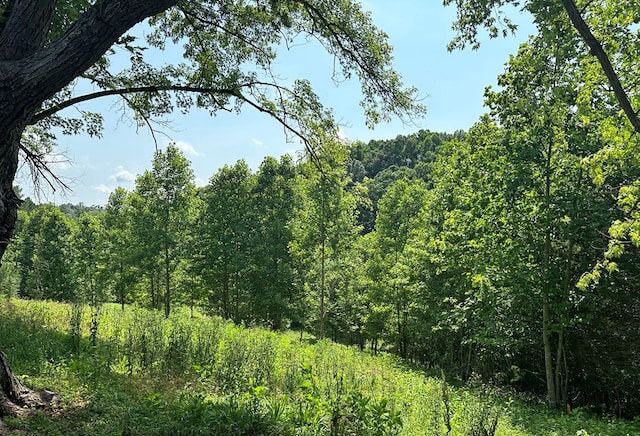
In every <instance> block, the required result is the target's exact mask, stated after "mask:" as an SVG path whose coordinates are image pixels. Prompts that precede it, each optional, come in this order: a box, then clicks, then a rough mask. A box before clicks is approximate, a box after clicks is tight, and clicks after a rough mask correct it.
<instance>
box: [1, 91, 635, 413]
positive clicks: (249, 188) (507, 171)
mask: <svg viewBox="0 0 640 436" xmlns="http://www.w3.org/2000/svg"><path fill="white" fill-rule="evenodd" d="M509 91H510V90H509V89H506V90H505V91H503V92H509ZM499 97H500V96H499V95H497V94H496V95H491V96H490V98H492V99H496V100H498V99H499ZM497 109H498V107H497V106H496V110H497ZM515 121H517V120H514V124H515ZM516 126H517V125H516ZM521 128H522V127H521V126H518V127H516V131H515V132H514V131H510V130H509V129H505V128H501V127H498V125H497V124H496V122H495V121H493V120H492V119H491V117H489V116H488V117H486V118H484V119H482V120H481V121H479V122H478V124H477V125H476V126H474V127H473V128H472V129H471V130H470V131H469V132H466V133H465V132H455V133H454V134H444V133H434V132H429V131H424V130H421V131H419V132H417V133H415V134H412V135H408V136H398V137H397V138H395V139H393V140H384V141H378V140H376V141H371V142H369V143H367V144H365V143H354V144H345V143H336V144H332V145H330V146H329V145H328V146H326V147H323V149H322V154H321V155H319V156H318V158H319V161H320V162H322V164H323V166H322V167H318V166H317V165H315V164H314V163H313V162H312V161H310V160H309V159H305V158H304V156H301V157H300V159H299V160H298V161H294V159H293V158H292V157H290V156H283V157H281V158H280V159H279V160H277V159H275V158H273V157H268V158H266V159H265V160H264V161H263V162H262V164H261V165H260V167H259V168H258V170H257V171H256V172H252V171H251V170H250V169H249V167H248V166H247V164H246V163H245V162H244V161H239V162H237V163H236V164H235V165H232V166H225V167H223V168H221V169H220V170H218V171H217V172H216V173H215V174H213V175H212V176H211V178H210V180H209V183H208V185H207V186H205V187H202V188H195V186H194V182H193V174H192V172H191V170H190V164H189V161H188V160H187V159H186V158H185V157H184V155H183V154H182V153H181V152H180V150H178V149H177V148H176V147H173V146H170V147H168V148H167V149H166V150H164V151H163V150H160V151H158V152H157V153H156V156H155V158H154V160H153V162H152V163H151V169H150V170H148V171H145V172H144V173H142V174H140V175H139V176H138V177H137V179H136V186H135V189H134V190H133V191H126V190H124V189H122V188H120V189H117V190H116V191H114V192H113V193H112V194H111V196H110V197H109V201H108V203H107V205H106V206H105V207H103V208H102V207H99V208H96V207H93V208H90V207H85V206H83V205H69V204H67V205H61V206H55V205H52V204H43V205H35V204H33V203H31V202H29V201H27V203H26V204H25V205H24V207H23V208H22V209H21V210H20V212H19V213H20V215H19V220H18V223H19V224H18V230H17V232H16V235H15V242H14V247H15V248H13V249H12V250H11V251H10V252H9V253H7V260H6V261H5V262H4V264H3V266H2V269H1V270H0V271H1V272H2V276H1V280H2V283H3V289H4V290H5V291H4V292H7V293H9V294H11V295H15V296H19V297H21V298H27V299H47V300H58V301H65V302H69V303H73V304H75V305H83V304H88V305H89V306H90V307H91V313H92V314H93V316H94V317H97V316H99V313H100V307H101V305H102V304H103V303H105V302H117V303H118V304H120V305H121V306H122V310H124V309H125V306H128V305H131V304H133V305H136V306H141V307H146V308H152V309H157V310H158V311H161V312H162V313H164V315H165V316H167V317H168V316H169V314H170V312H171V311H172V310H174V308H175V307H176V306H187V307H190V308H191V309H192V310H193V309H194V308H195V309H196V310H198V311H199V310H204V311H205V312H206V313H209V314H211V315H219V316H221V317H223V318H225V319H229V320H232V321H233V322H234V323H236V324H239V325H245V326H264V327H267V328H269V329H273V330H287V329H293V330H299V331H300V332H302V331H305V332H309V333H313V334H315V335H316V337H318V338H324V337H326V338H329V339H331V340H333V341H335V342H339V343H343V344H347V345H352V346H355V347H359V348H360V349H368V350H370V351H371V352H373V353H377V352H381V351H384V352H392V353H395V354H397V355H398V356H400V357H401V358H403V359H405V360H407V361H410V362H414V363H417V364H420V365H423V366H425V367H427V368H442V369H444V370H445V371H447V373H449V374H451V375H452V376H454V377H456V378H459V379H461V380H470V379H478V378H479V379H480V380H481V381H482V382H483V383H487V384H490V385H496V386H509V387H511V388H513V389H515V390H516V391H520V392H521V393H528V394H533V395H535V396H539V397H541V398H544V395H545V393H546V385H545V360H544V359H545V355H544V346H543V343H542V341H543V340H548V341H549V342H550V343H551V344H552V350H553V355H552V358H553V362H554V366H553V368H552V370H553V377H554V378H553V380H554V382H555V383H556V384H555V387H554V389H556V392H557V399H556V401H557V402H558V404H562V407H566V405H567V404H568V405H570V407H579V406H587V407H589V408H592V409H593V410H595V411H598V412H605V413H610V414H615V415H617V416H624V417H633V416H636V415H637V414H638V411H639V409H638V408H639V407H640V403H639V402H638V397H637V392H638V389H640V386H639V385H638V380H640V373H639V372H638V370H639V368H638V366H637V357H638V353H639V352H640V350H639V349H638V346H637V341H635V340H634V339H633V336H632V335H631V334H630V332H633V331H635V330H636V329H637V328H638V327H639V325H638V323H639V322H640V319H639V318H638V312H637V310H636V309H637V307H638V297H637V293H636V292H635V288H636V286H637V283H636V282H635V279H634V278H635V277H636V276H637V271H635V265H634V262H633V258H634V257H635V254H636V253H635V248H634V246H633V245H629V244H623V245H622V246H623V247H624V252H619V253H616V255H615V265H616V267H615V268H612V263H613V260H609V261H608V263H606V265H605V264H604V262H607V259H609V258H611V257H612V253H611V251H612V248H611V247H616V245H612V242H611V241H612V240H614V239H612V237H613V236H612V235H615V234H616V230H615V228H611V229H610V226H611V223H612V222H618V223H622V222H623V221H621V220H623V219H624V216H625V214H624V210H621V207H620V206H619V205H618V201H617V199H616V198H615V197H614V196H613V195H612V194H611V191H612V190H613V189H615V188H614V187H613V186H612V185H611V184H609V183H596V182H594V181H592V180H591V178H590V176H589V171H590V169H589V168H588V167H587V166H585V163H584V156H585V154H587V153H590V152H591V150H588V149H587V150H585V148H586V147H587V144H585V142H584V138H585V137H588V133H589V132H586V131H584V129H583V128H582V127H580V126H575V125H573V124H572V122H571V120H567V124H566V125H564V126H563V128H566V129H567V131H566V132H562V135H563V136H562V138H563V140H564V141H566V142H563V143H559V144H555V143H549V144H548V145H546V146H545V147H542V148H541V147H540V146H539V142H537V141H534V142H530V141H528V140H525V141H523V140H522V136H521V135H522V134H523V132H522V130H520V129H521ZM535 134H536V135H543V134H549V135H550V134H551V133H549V132H544V131H538V132H535ZM558 134H560V133H558ZM615 177H616V182H617V183H624V179H623V178H622V177H620V173H618V172H617V171H616V173H615ZM619 225H621V224H619ZM620 243H621V244H622V242H620ZM607 253H609V254H607ZM600 265H605V266H602V267H601V266H600ZM599 268H600V269H599ZM602 268H604V269H603V270H602V271H601V269H602ZM614 269H615V272H613V270H614ZM609 270H611V271H612V273H611V274H609V273H608V272H606V271H609ZM596 275H597V276H598V277H599V280H595V277H594V276H596ZM543 314H546V315H543ZM543 316H547V317H548V321H547V324H546V330H544V328H545V320H544V318H543ZM301 334H302V333H301Z"/></svg>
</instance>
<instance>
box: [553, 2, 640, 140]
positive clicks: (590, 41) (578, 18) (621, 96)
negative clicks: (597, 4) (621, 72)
mask: <svg viewBox="0 0 640 436" xmlns="http://www.w3.org/2000/svg"><path fill="white" fill-rule="evenodd" d="M561 1H562V5H563V6H564V9H565V10H566V11H567V14H568V15H569V18H570V19H571V22H572V23H573V26H574V27H575V28H576V30H577V31H578V33H579V34H580V36H581V37H582V39H583V40H584V42H586V43H587V45H588V46H589V48H590V49H591V53H592V54H593V55H594V56H595V57H596V58H597V59H598V62H600V65H601V66H602V69H603V70H604V74H605V75H606V76H607V80H608V81H609V84H610V85H611V87H612V88H613V92H614V94H615V96H616V98H617V99H618V103H620V106H621V107H622V110H623V111H624V113H625V115H626V116H627V118H628V119H629V121H630V122H631V125H632V126H633V129H634V130H635V131H636V133H640V118H638V114H637V112H636V111H635V110H633V107H632V106H631V102H630V100H629V96H628V95H627V93H626V91H625V90H624V88H623V87H622V84H621V83H620V79H619V77H618V75H617V74H616V71H615V70H614V68H613V65H612V64H611V60H610V59H609V56H608V55H607V53H606V52H605V51H604V49H603V48H602V44H600V41H598V39H597V38H596V37H595V36H594V35H593V33H591V30H590V29H589V26H588V25H587V23H586V22H585V21H584V19H583V18H582V15H581V14H580V11H578V7H577V6H576V4H575V2H574V1H573V0H561Z"/></svg>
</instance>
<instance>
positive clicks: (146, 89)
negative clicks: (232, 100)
mask: <svg viewBox="0 0 640 436" xmlns="http://www.w3.org/2000/svg"><path fill="white" fill-rule="evenodd" d="M244 86H246V85H244ZM162 91H184V92H194V93H199V94H226V95H231V96H234V97H235V96H237V92H238V91H237V89H232V88H199V87H196V86H182V85H167V86H155V85H154V86H138V87H133V88H120V89H108V90H105V91H98V92H93V93H91V94H86V95H81V96H79V97H75V98H72V99H69V100H67V101H64V102H62V103H59V104H57V105H55V106H51V107H50V108H48V109H45V110H43V111H41V112H38V113H36V114H35V115H34V116H33V118H32V119H31V123H30V124H31V125H33V124H36V123H37V122H39V121H42V120H44V119H45V118H47V117H50V116H51V115H53V114H55V113H57V112H60V111H61V110H63V109H66V108H68V107H71V106H73V105H75V104H78V103H83V102H85V101H89V100H95V99H97V98H101V97H108V96H111V95H120V96H122V95H127V94H140V93H156V92H162Z"/></svg>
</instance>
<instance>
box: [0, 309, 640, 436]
mask: <svg viewBox="0 0 640 436" xmlns="http://www.w3.org/2000/svg"><path fill="white" fill-rule="evenodd" d="M80 309H81V308H78V307H71V306H68V305H64V304H59V303H51V302H39V301H23V300H18V299H11V300H3V301H2V303H0V329H1V331H2V334H1V335H0V350H2V351H4V352H5V353H6V354H7V356H8V357H9V360H10V362H11V364H12V367H13V369H14V372H15V373H16V374H17V375H19V376H20V377H21V378H22V379H23V380H24V381H25V383H27V384H28V385H30V386H33V387H38V388H42V387H46V388H49V389H52V390H55V391H56V392H58V393H59V394H60V395H61V397H62V400H63V401H62V408H61V409H60V410H57V411H54V412H52V413H38V414H35V415H33V416H30V417H28V418H23V419H11V418H4V422H5V424H6V426H7V427H8V428H9V430H10V432H11V433H14V434H28V435H31V434H34V435H69V434H71V435H197V434H217V435H380V436H384V435H396V434H397V435H442V436H444V435H452V436H455V435H478V436H490V435H494V434H495V435H515V436H517V435H571V436H573V435H583V436H584V435H591V436H594V435H627V434H628V435H633V434H640V425H638V423H632V422H624V421H618V420H614V419H607V418H597V417H593V416H590V415H588V414H586V413H584V412H582V411H580V410H578V411H577V412H574V413H573V414H571V415H563V414H560V413H558V412H552V411H548V410H547V409H546V408H544V406H533V405H528V404H525V403H522V402H519V401H514V400H509V399H508V398H504V397H503V396H498V395H496V394H493V393H491V392H488V391H486V390H483V389H479V388H472V387H469V388H453V387H452V386H450V385H448V384H447V383H446V382H445V381H444V379H443V378H442V377H440V376H438V375H437V374H435V375H432V376H428V375H427V374H425V373H424V372H422V371H419V370H416V369H411V368H408V367H407V366H405V365H403V364H402V362H401V361H400V360H399V359H397V358H395V357H394V356H390V355H380V356H372V355H370V354H368V353H363V352H359V351H357V350H354V349H352V348H348V347H344V346H341V345H337V344H333V343H330V342H328V341H319V342H317V343H313V344H312V343H311V341H308V340H303V341H300V340H299V335H298V334H293V333H290V334H277V333H273V332H269V331H266V330H262V329H255V328H254V329H246V328H241V327H237V326H234V325H233V324H231V323H228V322H225V321H223V320H221V319H219V318H211V317H206V316H203V315H199V314H196V316H195V317H191V316H190V312H189V311H188V310H184V311H182V310H177V311H176V312H174V313H173V314H172V315H171V317H170V318H169V319H164V317H163V316H162V315H161V314H160V313H157V312H153V311H148V310H145V309H140V308H135V307H127V308H126V310H125V311H122V310H121V309H120V307H119V306H116V305H103V306H102V307H101V308H100V310H99V311H95V310H93V311H92V310H80Z"/></svg>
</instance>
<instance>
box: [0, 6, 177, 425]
mask: <svg viewBox="0 0 640 436" xmlns="http://www.w3.org/2000/svg"><path fill="white" fill-rule="evenodd" d="M56 3H57V2H56V0H15V1H12V2H4V3H3V4H4V6H6V10H5V11H4V15H5V16H8V19H6V20H3V22H2V23H0V85H1V86H0V261H1V260H2V256H3V255H4V252H5V250H6V248H7V245H8V244H9V241H10V240H11V236H12V234H13V230H14V227H15V223H16V219H17V211H18V206H19V204H20V200H19V199H18V198H17V196H16V195H15V193H14V191H13V181H14V178H15V175H16V170H17V167H18V153H19V148H20V140H21V137H22V134H23V133H24V130H25V128H26V126H28V125H29V124H31V123H33V120H34V119H37V117H36V113H37V112H38V111H39V110H40V109H41V107H42V103H43V102H45V101H46V100H47V99H49V98H51V97H52V96H53V95H55V94H56V93H57V92H58V91H60V90H61V89H63V88H64V87H65V86H66V85H67V84H68V83H70V82H71V81H72V80H73V79H75V78H76V77H77V76H78V75H80V74H81V73H82V72H84V71H85V70H86V69H87V68H89V67H90V66H91V65H92V64H93V63H95V62H96V61H97V60H98V59H100V57H101V56H102V55H103V54H104V53H105V52H106V51H107V50H108V49H109V47H111V46H112V45H113V43H114V42H116V41H117V40H118V38H119V37H120V36H122V35H123V34H124V33H125V32H126V31H127V30H128V29H130V28H131V27H132V26H133V25H135V24H136V23H138V22H140V21H142V20H143V19H145V18H147V17H149V16H152V15H155V14H157V13H159V12H162V11H164V10H166V9H167V8H169V7H171V6H173V5H174V4H176V3H177V0H103V1H100V2H96V4H94V5H93V6H90V7H89V8H88V9H87V10H86V11H84V12H83V13H82V14H81V15H80V17H79V18H78V20H77V21H76V22H75V23H74V24H73V25H71V26H70V27H69V28H68V29H66V31H65V32H63V33H62V35H61V36H60V38H58V39H57V40H54V41H48V38H49V36H50V35H49V29H50V26H51V22H52V18H53V16H54V9H55V6H56ZM9 8H10V9H9ZM55 398H57V397H56V396H55V394H53V393H51V392H48V391H44V392H34V391H32V390H30V389H28V388H27V387H25V386H24V385H23V384H22V383H20V381H19V380H18V379H16V378H15V376H14V375H13V374H12V373H11V368H10V367H9V365H8V364H7V360H6V358H5V356H4V354H2V352H1V351H0V416H4V415H22V414H25V413H27V412H26V411H27V410H29V408H39V407H45V406H47V405H49V404H50V403H51V401H52V400H53V399H55ZM25 407H26V409H25Z"/></svg>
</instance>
